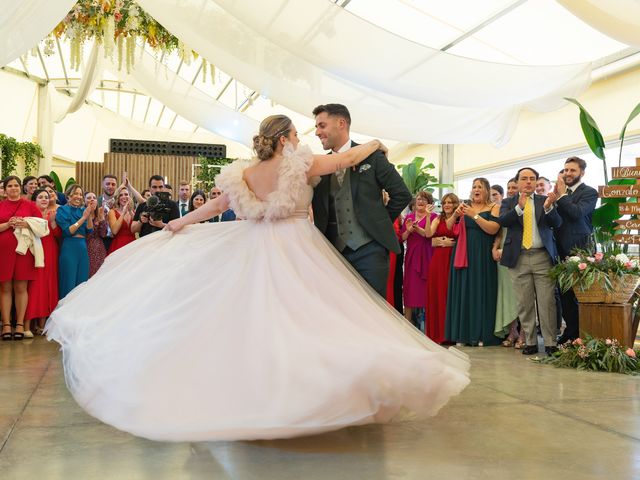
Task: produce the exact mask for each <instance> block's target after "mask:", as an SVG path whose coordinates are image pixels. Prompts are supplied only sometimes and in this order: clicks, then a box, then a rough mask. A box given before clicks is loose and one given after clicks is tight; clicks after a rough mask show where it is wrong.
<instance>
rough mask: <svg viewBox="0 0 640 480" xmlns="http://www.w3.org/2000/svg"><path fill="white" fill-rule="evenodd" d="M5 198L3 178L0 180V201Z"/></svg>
mask: <svg viewBox="0 0 640 480" xmlns="http://www.w3.org/2000/svg"><path fill="white" fill-rule="evenodd" d="M6 199H7V194H6V193H5V191H4V180H0V202H1V201H3V200H6Z"/></svg>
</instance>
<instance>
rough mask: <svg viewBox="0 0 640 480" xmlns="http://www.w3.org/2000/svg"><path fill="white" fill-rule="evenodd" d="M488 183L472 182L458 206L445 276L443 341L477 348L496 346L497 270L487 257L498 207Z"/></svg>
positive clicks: (482, 181)
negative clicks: (466, 198)
mask: <svg viewBox="0 0 640 480" xmlns="http://www.w3.org/2000/svg"><path fill="white" fill-rule="evenodd" d="M489 190H490V186H489V181H488V180H487V179H486V178H476V179H474V180H473V186H472V189H471V200H470V201H469V204H467V203H461V204H460V206H459V207H458V209H457V210H456V211H457V212H458V215H459V216H461V217H462V219H461V220H460V221H459V224H458V228H459V235H458V241H457V242H456V244H455V245H454V247H453V257H454V261H453V262H451V269H450V273H449V292H448V294H447V320H446V334H445V335H446V337H447V340H450V341H452V342H456V343H459V344H471V345H477V346H483V345H498V344H499V343H500V341H501V339H500V338H498V337H496V336H495V335H494V334H493V330H494V325H495V320H496V297H497V294H498V291H497V290H498V289H497V269H496V263H495V261H494V260H493V257H492V256H491V246H492V244H493V238H494V235H495V234H496V233H497V232H498V230H499V229H500V225H499V224H498V222H497V220H498V215H499V207H498V206H497V205H496V204H494V203H492V202H491V201H490V199H489V195H490V193H489Z"/></svg>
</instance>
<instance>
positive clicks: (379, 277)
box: [342, 240, 389, 298]
mask: <svg viewBox="0 0 640 480" xmlns="http://www.w3.org/2000/svg"><path fill="white" fill-rule="evenodd" d="M342 255H343V256H344V258H346V260H347V261H348V262H349V263H350V264H351V266H352V267H353V268H355V269H356V271H357V272H358V273H359V274H360V275H361V276H362V278H364V280H365V281H366V282H367V283H368V284H369V285H371V287H372V288H373V289H374V290H375V291H376V292H378V293H379V294H380V295H381V296H382V298H386V296H387V278H388V276H389V251H388V250H387V249H386V248H384V247H383V246H382V245H380V244H379V243H378V242H376V241H375V240H373V241H371V242H369V243H367V244H366V245H363V246H361V247H360V248H358V249H356V250H352V249H351V248H349V247H345V249H344V250H343V251H342Z"/></svg>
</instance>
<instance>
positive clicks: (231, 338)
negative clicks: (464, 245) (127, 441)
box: [46, 146, 469, 441]
mask: <svg viewBox="0 0 640 480" xmlns="http://www.w3.org/2000/svg"><path fill="white" fill-rule="evenodd" d="M284 157H285V158H284V159H283V162H282V166H281V171H280V177H279V183H278V188H277V190H276V191H275V192H273V193H272V194H271V195H270V196H269V198H268V200H267V201H265V202H262V201H260V200H258V199H257V198H256V196H255V195H254V194H253V192H251V190H250V189H249V188H248V186H247V184H246V183H245V182H244V181H243V179H242V174H243V170H244V168H246V167H247V166H248V165H251V164H252V162H249V161H244V162H243V161H236V162H234V163H233V164H231V165H229V166H227V167H225V168H224V169H223V171H222V173H220V175H219V176H218V179H217V183H218V186H220V187H221V188H222V189H223V190H224V191H225V192H226V193H227V195H228V196H229V199H230V204H231V208H233V210H234V211H235V212H236V214H237V215H239V216H240V217H243V218H246V219H247V221H237V222H225V223H208V224H197V225H190V226H188V227H186V228H184V229H183V230H181V231H180V232H178V233H176V234H172V233H169V232H165V231H163V232H157V233H154V234H152V235H148V236H145V237H144V238H142V239H140V240H137V241H135V242H133V243H131V244H129V245H127V246H126V247H124V248H122V249H120V250H117V251H116V252H115V253H113V254H112V255H110V256H109V257H108V258H107V260H106V262H105V263H104V265H103V267H102V268H101V269H100V271H99V272H98V273H97V274H96V275H95V276H94V277H93V278H92V279H91V280H89V281H88V282H86V283H84V284H82V285H80V286H78V287H77V288H76V289H75V290H73V291H72V292H71V293H70V294H69V295H68V296H67V297H66V298H65V299H64V300H63V301H62V302H61V304H60V306H59V307H58V308H57V309H56V310H55V311H54V312H53V314H52V315H51V318H50V320H49V321H48V322H47V326H46V332H47V337H48V338H49V339H50V340H55V341H56V342H59V343H60V344H61V345H62V351H63V354H64V370H65V376H66V380H67V385H68V387H69V390H70V391H71V393H72V394H73V396H74V398H75V399H76V401H77V402H78V404H80V406H82V408H84V409H85V410H86V411H87V412H88V413H89V414H91V415H93V416H94V417H96V418H98V419H100V420H102V421H103V422H105V423H108V424H110V425H113V426H115V427H116V428H119V429H121V430H125V431H127V432H131V433H133V434H135V435H139V436H141V437H146V438H151V439H155V440H170V441H186V440H190V441H205V440H239V439H269V438H284V437H293V436H298V435H306V434H313V433H319V432H324V431H328V430H335V429H338V428H341V427H345V426H348V425H362V424H367V423H372V422H386V421H389V420H390V419H392V418H394V417H397V416H399V414H405V413H410V414H417V415H433V414H435V413H436V412H437V411H438V410H439V409H440V408H441V407H442V406H443V405H444V404H445V403H446V402H447V401H448V400H449V398H450V397H451V396H453V395H456V394H458V393H459V392H460V391H461V390H462V389H464V388H465V386H466V385H467V384H468V383H469V378H468V369H469V362H468V359H467V357H466V356H465V355H464V354H462V353H460V352H457V351H448V350H446V349H444V348H442V347H440V346H438V345H436V344H434V343H433V342H432V341H430V340H429V339H428V338H426V337H425V336H424V335H423V334H422V333H420V332H419V331H418V330H416V329H415V328H414V327H412V326H411V325H409V324H408V322H407V321H406V320H405V319H404V318H403V317H401V316H400V315H398V314H397V312H396V311H395V310H393V309H392V308H391V307H389V306H388V305H387V303H386V302H385V301H384V300H383V299H382V298H380V297H379V296H378V295H377V294H376V293H375V292H374V291H373V290H372V289H371V288H370V287H369V286H368V285H367V284H366V283H365V282H364V281H363V280H362V279H361V278H360V277H359V276H357V274H356V273H355V272H354V271H353V270H352V269H351V267H350V266H349V265H348V264H347V263H346V262H345V260H344V259H343V258H342V256H341V255H340V254H338V253H337V252H336V250H335V249H334V248H333V247H332V246H331V244H329V243H328V242H327V240H326V239H325V238H324V236H323V235H322V234H321V233H320V232H319V231H318V230H317V229H316V228H315V226H314V225H313V224H312V223H310V222H309V220H308V219H307V212H308V207H309V203H310V201H311V198H312V194H313V191H312V188H311V186H309V185H308V184H307V180H306V171H307V170H308V168H309V167H310V165H311V163H312V157H311V152H310V150H309V149H308V148H307V147H300V148H298V150H296V151H293V149H292V148H291V147H290V146H287V148H285V155H284ZM434 280H435V281H438V280H437V279H434Z"/></svg>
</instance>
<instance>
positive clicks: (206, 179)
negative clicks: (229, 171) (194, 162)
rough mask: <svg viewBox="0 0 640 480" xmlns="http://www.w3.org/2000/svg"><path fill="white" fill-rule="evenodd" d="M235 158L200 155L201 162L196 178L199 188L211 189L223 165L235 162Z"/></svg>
mask: <svg viewBox="0 0 640 480" xmlns="http://www.w3.org/2000/svg"><path fill="white" fill-rule="evenodd" d="M234 160H235V159H233V158H211V157H202V156H201V157H198V162H199V163H200V165H199V169H198V173H197V175H196V180H197V184H198V187H199V188H202V189H203V190H209V189H211V188H212V187H213V186H214V185H215V180H216V176H217V175H218V174H219V173H220V168H221V167H222V166H223V165H228V164H229V163H231V162H233V161H234Z"/></svg>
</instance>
